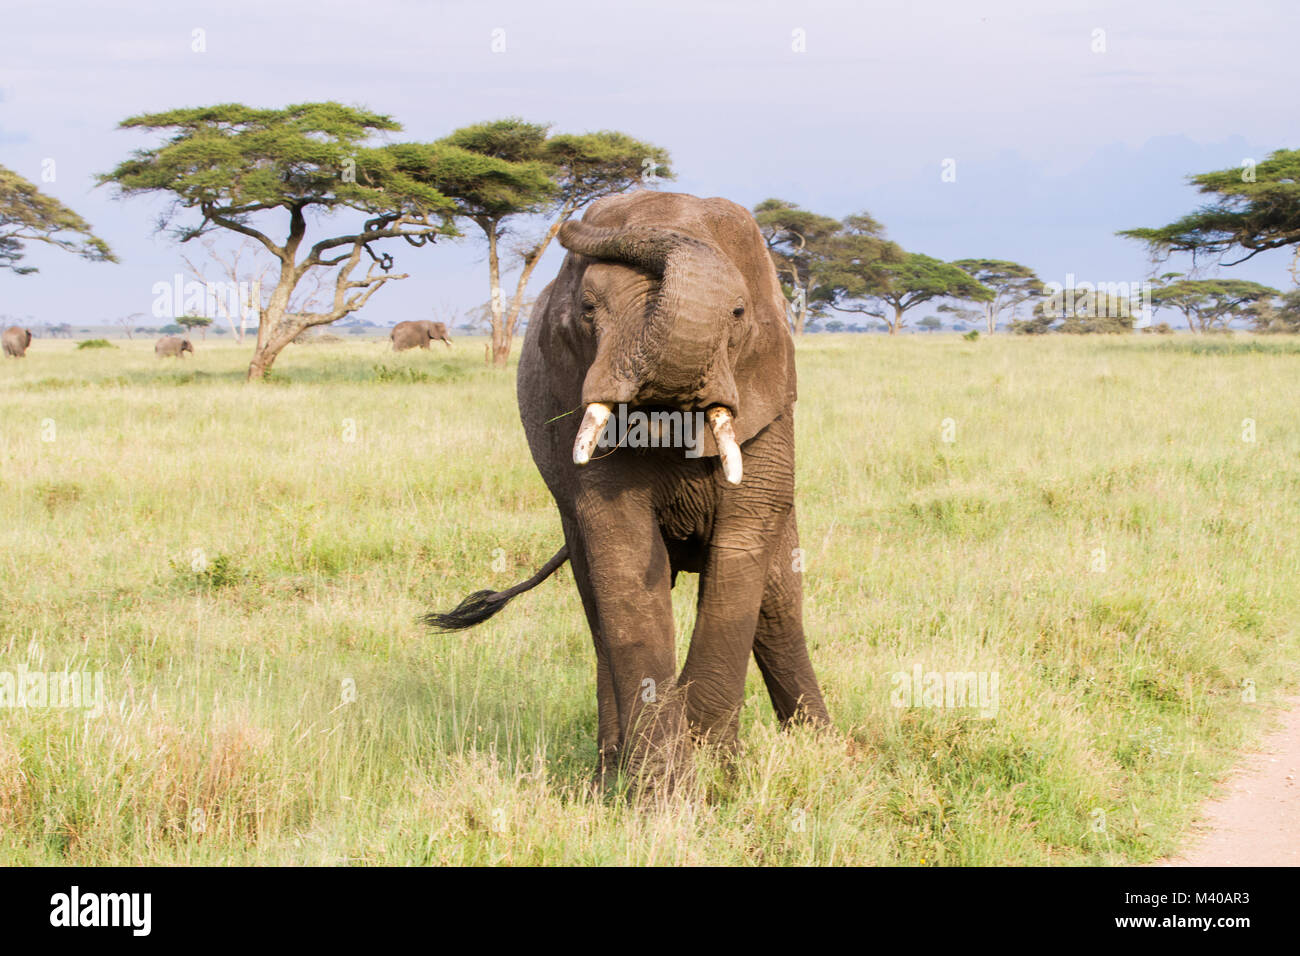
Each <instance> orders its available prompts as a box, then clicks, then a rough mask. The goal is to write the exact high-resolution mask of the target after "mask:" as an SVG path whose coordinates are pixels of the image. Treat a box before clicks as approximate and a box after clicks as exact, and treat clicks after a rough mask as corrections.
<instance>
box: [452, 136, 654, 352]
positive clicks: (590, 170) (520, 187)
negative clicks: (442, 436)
mask: <svg viewBox="0 0 1300 956" xmlns="http://www.w3.org/2000/svg"><path fill="white" fill-rule="evenodd" d="M441 142H442V143H445V144H448V145H450V146H453V147H456V148H457V149H461V150H464V151H466V152H468V153H470V154H473V155H478V156H484V157H490V158H492V159H494V160H497V161H500V162H503V163H507V164H509V166H508V169H507V170H506V171H505V173H504V175H506V176H508V179H506V180H502V181H500V182H497V183H495V184H489V183H486V182H484V181H483V180H482V179H480V178H470V179H468V180H462V181H457V182H443V181H440V183H439V188H440V189H441V190H442V191H443V192H444V193H446V194H447V195H448V196H449V197H450V198H451V199H452V201H453V202H454V203H455V205H456V215H457V216H460V217H463V218H466V219H469V220H470V221H471V222H473V223H474V224H475V225H477V226H478V227H479V229H481V230H482V232H483V235H484V237H485V238H486V239H487V244H488V287H489V293H490V295H489V299H488V302H489V306H490V308H491V316H490V326H491V334H492V345H491V349H490V352H489V357H490V359H491V361H492V362H493V364H495V365H496V366H498V367H504V366H505V364H506V362H507V360H508V358H509V355H510V348H511V343H512V342H513V340H514V336H515V333H516V332H517V331H518V329H519V320H520V314H521V312H522V310H523V306H524V304H525V302H526V301H527V300H526V290H527V286H528V281H529V279H530V278H531V277H532V274H533V270H534V269H535V268H536V266H537V263H538V262H539V261H540V260H541V258H542V255H543V254H544V253H545V252H546V250H547V248H548V247H549V246H550V244H551V242H552V240H554V238H555V236H556V235H557V234H558V233H559V231H560V226H562V225H564V223H565V221H566V220H568V219H569V218H570V217H571V216H573V215H574V214H575V213H577V212H578V211H579V210H581V209H583V208H584V207H585V206H587V205H588V204H590V203H592V202H594V201H595V200H597V199H600V198H601V197H602V196H610V195H614V194H616V193H621V192H626V191H628V190H630V189H634V188H637V187H638V186H653V185H654V184H655V183H657V182H658V181H659V180H662V179H672V178H673V176H674V173H673V171H672V169H671V168H670V165H669V162H670V159H669V155H668V152H667V151H666V150H664V149H662V148H661V147H658V146H654V145H651V144H649V143H645V142H642V141H641V140H638V139H635V138H633V137H631V136H629V135H627V134H626V133H621V132H617V131H613V130H601V131H599V132H595V133H563V134H555V135H552V134H551V127H550V126H549V125H548V124H544V123H530V122H527V121H526V120H524V119H522V118H520V117H517V116H512V117H507V118H505V119H500V120H493V121H490V122H486V123H476V124H474V125H472V126H465V127H462V128H461V129H458V130H456V131H455V132H453V133H452V134H451V135H449V136H447V137H446V138H445V139H443V140H441ZM539 215H540V216H543V217H545V219H546V222H547V226H546V228H545V230H544V231H543V232H542V234H541V236H540V238H537V239H535V240H530V241H526V242H524V243H523V245H522V247H521V248H520V249H519V258H520V261H521V265H522V269H521V272H520V275H519V278H518V281H517V282H516V285H515V291H514V295H513V296H512V297H511V299H510V301H509V302H508V303H507V302H506V300H505V297H504V295H503V294H502V291H501V249H500V246H501V242H502V240H503V239H504V238H505V237H506V235H507V234H508V233H509V232H510V231H511V230H512V229H513V228H515V227H516V223H517V221H519V220H527V219H528V218H529V217H533V216H539Z"/></svg>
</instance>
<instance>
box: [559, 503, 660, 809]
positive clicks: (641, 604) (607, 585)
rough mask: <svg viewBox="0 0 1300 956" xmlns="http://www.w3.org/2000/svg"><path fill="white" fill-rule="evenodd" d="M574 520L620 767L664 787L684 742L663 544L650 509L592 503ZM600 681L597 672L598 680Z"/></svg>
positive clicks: (602, 690) (604, 744)
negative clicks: (615, 724)
mask: <svg viewBox="0 0 1300 956" xmlns="http://www.w3.org/2000/svg"><path fill="white" fill-rule="evenodd" d="M613 511H617V512H618V513H617V514H614V513H612V512H613ZM578 525H579V534H580V536H581V538H582V542H583V558H582V559H581V561H582V563H584V564H585V566H586V568H587V580H588V581H589V582H590V589H591V600H592V603H593V604H594V607H595V616H596V620H597V625H596V629H595V630H596V634H595V637H596V639H597V640H599V641H600V645H601V650H603V662H602V661H601V654H600V653H599V652H598V655H597V657H598V662H601V664H602V666H603V667H605V668H607V673H606V674H605V676H604V680H606V681H607V682H608V684H607V686H606V687H600V688H599V690H600V692H601V695H602V697H604V695H605V694H606V693H607V692H609V691H612V694H611V696H612V698H613V702H614V705H615V708H616V710H617V720H618V753H619V756H620V759H621V763H622V766H623V767H624V769H626V770H627V771H628V772H629V773H630V774H631V775H633V776H634V777H639V778H642V779H644V780H647V781H648V782H653V783H656V784H657V783H659V782H667V783H668V784H669V785H671V781H672V779H673V778H674V776H675V775H676V772H677V770H678V769H679V768H680V765H681V762H682V760H683V759H684V756H685V749H684V748H685V743H686V740H685V733H684V730H685V717H684V713H683V706H682V702H681V699H680V695H679V694H675V693H674V692H673V690H674V683H675V682H674V679H673V677H674V674H675V672H676V653H675V649H674V646H673V638H674V632H673V612H672V598H671V593H670V572H669V562H668V552H667V549H666V548H665V547H664V543H663V538H662V536H661V535H660V533H659V527H658V524H657V523H656V522H655V520H654V516H653V511H652V510H651V509H650V508H649V507H635V506H632V505H629V504H627V503H621V504H619V505H614V504H613V503H611V502H608V501H603V502H599V503H598V504H597V505H596V506H593V507H590V508H589V509H587V511H586V512H585V513H584V512H583V509H581V508H580V509H579V518H578ZM601 679H602V678H601V674H600V673H599V672H598V674H597V680H598V684H599V683H600V681H601ZM603 716H604V715H603V714H602V717H603ZM602 723H603V721H602ZM602 737H604V733H603V732H602ZM605 746H607V744H606V742H605V741H604V740H602V747H605Z"/></svg>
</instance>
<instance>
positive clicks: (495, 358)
mask: <svg viewBox="0 0 1300 956" xmlns="http://www.w3.org/2000/svg"><path fill="white" fill-rule="evenodd" d="M572 214H573V209H572V208H571V207H570V206H568V205H567V204H566V205H564V206H562V207H561V208H560V214H559V215H558V216H557V217H556V218H555V221H554V222H552V223H551V226H550V228H549V229H547V230H546V235H545V236H544V237H543V238H542V241H541V242H539V243H538V244H537V248H536V249H533V250H532V251H531V252H529V254H528V255H527V256H526V257H525V258H524V270H523V272H521V273H520V274H519V281H518V282H517V283H515V295H514V298H513V299H511V300H510V311H509V313H508V314H507V315H506V317H505V322H504V334H503V336H502V339H501V345H500V346H499V347H498V344H497V339H496V336H493V338H492V364H493V365H494V366H495V367H497V368H504V367H505V365H506V363H507V362H509V360H510V347H511V345H512V344H513V343H514V339H515V332H517V331H518V330H519V313H520V312H521V311H522V310H523V307H524V289H526V288H527V287H528V280H529V279H530V278H531V277H532V274H533V270H534V269H536V268H537V263H539V262H541V261H542V255H543V254H544V253H545V252H546V247H547V246H549V245H550V244H551V240H552V239H554V238H555V237H556V235H558V234H559V231H560V227H561V226H562V225H564V223H565V221H566V220H568V218H569V216H570V215H572ZM495 251H496V247H495V243H494V242H491V241H490V244H489V249H488V255H489V259H491V257H492V256H493V255H494V254H495ZM493 283H494V288H498V287H499V284H500V279H499V277H496V276H494V277H493Z"/></svg>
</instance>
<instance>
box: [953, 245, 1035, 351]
mask: <svg viewBox="0 0 1300 956" xmlns="http://www.w3.org/2000/svg"><path fill="white" fill-rule="evenodd" d="M953 265H955V266H956V267H957V268H958V269H961V270H962V271H963V272H966V273H968V274H969V275H971V276H972V277H973V278H974V279H975V280H976V281H977V282H979V283H980V284H982V285H984V286H986V287H987V288H989V289H990V290H991V291H992V292H993V298H991V299H988V300H987V301H985V302H984V325H985V327H986V328H987V329H988V333H989V335H992V334H993V333H995V332H996V331H997V330H998V317H999V316H1001V315H1002V313H1003V312H1005V311H1007V310H1008V309H1010V310H1011V314H1012V316H1014V315H1015V313H1016V309H1017V308H1019V307H1020V306H1021V305H1022V304H1023V303H1025V302H1028V301H1030V300H1032V299H1035V298H1038V297H1039V296H1042V295H1043V294H1044V292H1043V280H1041V279H1040V278H1038V276H1037V275H1035V274H1034V270H1033V269H1031V268H1029V266H1022V265H1021V264H1020V263H1018V262H1008V261H1006V260H1005V259H958V260H957V261H955V262H954V263H953Z"/></svg>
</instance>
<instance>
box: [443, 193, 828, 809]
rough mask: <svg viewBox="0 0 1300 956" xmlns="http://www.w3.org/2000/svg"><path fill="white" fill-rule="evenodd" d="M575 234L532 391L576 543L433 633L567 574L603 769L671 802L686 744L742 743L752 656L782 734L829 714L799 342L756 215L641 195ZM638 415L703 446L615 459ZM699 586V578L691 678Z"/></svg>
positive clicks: (536, 426) (537, 430)
mask: <svg viewBox="0 0 1300 956" xmlns="http://www.w3.org/2000/svg"><path fill="white" fill-rule="evenodd" d="M559 239H560V243H561V244H562V245H563V246H564V247H565V248H566V249H567V250H568V251H569V254H568V256H567V258H566V259H565V260H564V264H563V265H562V266H561V268H560V272H559V275H558V276H557V277H556V279H555V281H554V282H552V283H551V284H550V285H549V286H547V288H546V289H545V290H544V291H543V292H542V295H541V297H540V298H539V300H538V302H537V305H536V307H535V308H534V310H533V313H532V321H531V322H530V324H529V326H528V335H527V336H526V337H525V338H524V345H523V350H522V352H521V354H520V359H519V375H518V384H517V392H518V401H519V411H520V416H521V417H522V419H523V425H524V431H525V433H526V435H527V438H528V445H529V448H530V449H531V451H532V456H533V460H534V461H535V462H536V464H537V468H538V470H539V471H540V472H541V474H542V478H543V479H544V480H545V482H546V484H547V486H548V488H549V489H550V491H551V495H552V497H553V498H554V499H555V503H556V506H557V507H558V509H559V512H560V523H561V526H562V527H563V531H564V540H565V544H564V547H562V548H561V549H560V550H559V552H557V553H556V554H555V555H554V556H553V557H552V558H551V559H550V560H549V561H548V562H547V563H546V564H545V566H543V567H542V568H541V570H540V571H538V572H537V574H536V575H534V576H533V577H532V578H530V579H529V580H527V581H524V582H522V583H521V584H518V585H515V586H514V587H512V588H509V589H507V590H504V591H497V592H492V591H478V592H476V593H474V594H472V595H470V596H469V597H467V598H466V599H465V600H464V601H462V602H461V604H460V605H459V606H458V607H457V608H456V609H455V610H453V611H450V612H448V613H445V614H438V613H434V614H428V615H426V616H425V618H424V621H425V623H426V624H428V625H430V626H432V627H434V628H437V629H441V630H451V629H457V628H464V627H470V626H472V625H474V624H477V623H479V622H480V621H483V620H486V619H487V618H489V617H491V616H492V615H493V614H495V613H496V612H497V611H499V610H501V608H502V607H504V606H505V604H506V603H507V602H508V601H509V600H511V599H512V598H513V597H515V596H516V595H518V594H520V593H522V592H524V591H526V590H528V589H530V588H533V587H535V586H537V585H538V584H539V583H541V582H542V581H543V580H544V579H545V578H546V577H548V576H549V575H550V574H551V573H553V572H554V571H555V570H556V569H557V568H559V567H560V566H561V565H562V564H563V563H564V561H565V560H566V559H567V560H568V561H569V562H570V563H571V565H572V568H573V576H574V580H575V583H576V584H577V588H578V593H579V595H580V596H581V598H582V604H583V609H584V610H585V612H586V617H587V623H588V625H589V626H590V628H591V632H592V638H593V641H594V643H595V648H596V675H597V681H596V687H597V706H598V714H599V731H598V734H599V739H598V746H599V753H600V763H599V765H598V768H597V770H598V774H599V775H600V777H601V778H604V777H605V775H606V774H607V772H608V771H610V770H611V769H614V768H615V767H622V768H624V769H626V770H628V771H629V772H630V773H632V774H633V775H640V776H642V779H646V780H649V781H650V782H651V783H652V784H653V785H654V786H657V785H658V784H659V783H660V782H662V783H665V784H666V785H667V786H668V787H671V786H672V784H673V782H674V780H675V778H676V769H675V768H680V767H685V766H686V764H685V763H684V761H685V760H686V759H688V751H686V749H685V744H686V742H687V741H688V740H689V739H690V735H689V734H688V733H687V732H686V731H687V730H689V731H690V732H691V734H693V735H694V736H695V737H696V738H697V739H703V740H707V741H711V742H713V743H715V744H717V745H719V746H720V747H721V748H722V749H723V750H727V751H729V750H733V749H734V748H735V747H736V746H737V731H738V728H739V717H740V710H741V706H742V704H743V702H744V690H745V672H746V668H747V662H748V658H749V655H750V654H751V653H752V654H753V655H754V657H755V658H756V660H757V662H758V667H759V670H760V671H761V672H762V674H763V679H764V681H765V682H766V685H767V690H768V694H769V695H770V697H771V700H772V705H773V707H774V708H775V710H776V714H777V716H778V718H779V719H780V721H781V723H782V725H783V726H784V725H788V724H790V723H792V722H796V721H807V722H810V723H813V724H819V725H825V724H828V723H829V720H830V718H829V716H828V714H827V710H826V705H825V703H824V702H823V699H822V693H821V690H820V688H819V687H818V684H817V678H816V675H815V674H814V673H813V667H812V662H811V661H810V659H809V656H808V648H807V645H806V642H805V639H804V631H803V610H802V601H803V598H802V582H801V580H800V578H801V575H800V564H799V551H798V548H799V535H798V531H797V528H796V525H795V511H794V473H795V460H794V401H795V363H794V343H793V340H792V338H791V336H790V332H789V329H788V327H787V324H786V319H785V299H784V297H783V296H782V293H781V285H780V282H779V281H778V279H777V275H776V271H775V269H774V268H773V265H772V258H771V256H770V255H769V254H768V250H767V246H766V245H765V244H764V241H763V236H762V234H761V233H760V232H759V229H758V225H757V224H756V223H755V221H754V219H753V217H752V216H751V215H750V214H749V213H748V212H747V211H746V210H745V209H744V208H743V207H741V206H738V205H736V204H735V203H732V202H729V201H727V200H725V199H700V198H697V197H695V196H688V195H682V194H674V193H660V192H650V191H645V190H643V191H637V192H633V193H629V194H626V195H621V196H615V197H610V198H606V199H602V200H600V201H598V202H596V203H593V204H592V205H591V207H590V208H589V210H588V212H587V214H586V215H585V216H584V217H583V220H582V221H581V222H568V223H565V225H564V226H563V227H562V228H561V230H560V232H559ZM616 409H618V411H617V412H616V411H615V410H616ZM638 410H639V411H641V412H642V414H648V413H649V412H648V410H654V414H662V413H663V411H664V410H668V411H669V412H670V413H674V414H677V415H678V416H684V415H690V416H691V419H690V420H691V421H693V422H696V423H700V424H702V425H703V427H700V428H698V430H697V431H696V432H695V434H694V441H695V442H696V444H695V447H694V448H693V449H692V448H691V446H690V445H689V444H687V445H686V447H687V451H685V452H683V450H682V447H680V445H681V444H682V443H679V447H644V445H645V444H646V443H645V442H642V443H641V445H642V447H635V448H634V447H622V445H623V442H622V440H621V439H620V440H612V439H611V437H610V436H609V435H605V436H604V443H605V444H606V445H607V446H612V447H607V448H605V449H602V450H601V451H600V452H599V453H594V452H595V446H596V444H597V441H598V440H601V436H602V433H603V432H605V429H606V427H607V424H608V423H610V422H611V421H613V422H614V423H615V424H618V423H619V422H620V419H621V417H622V416H623V415H624V414H625V413H627V414H630V413H631V412H635V411H638ZM678 420H680V421H682V422H683V428H684V423H685V421H686V419H685V418H679V419H678ZM705 422H707V424H704V423H705ZM656 427H658V426H656ZM655 434H656V435H659V434H661V433H660V432H655ZM683 434H684V432H683ZM692 451H694V456H693V455H692ZM681 571H689V572H694V573H698V574H699V575H700V577H699V595H698V601H699V604H698V612H697V617H696V622H695V630H694V632H693V634H692V637H691V644H690V651H689V653H688V654H687V656H686V663H685V666H684V667H683V669H682V671H681V674H680V675H678V674H677V671H676V659H675V653H674V626H673V606H672V598H671V596H670V588H672V587H673V585H674V584H675V583H676V578H677V575H678V573H679V572H681Z"/></svg>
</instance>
